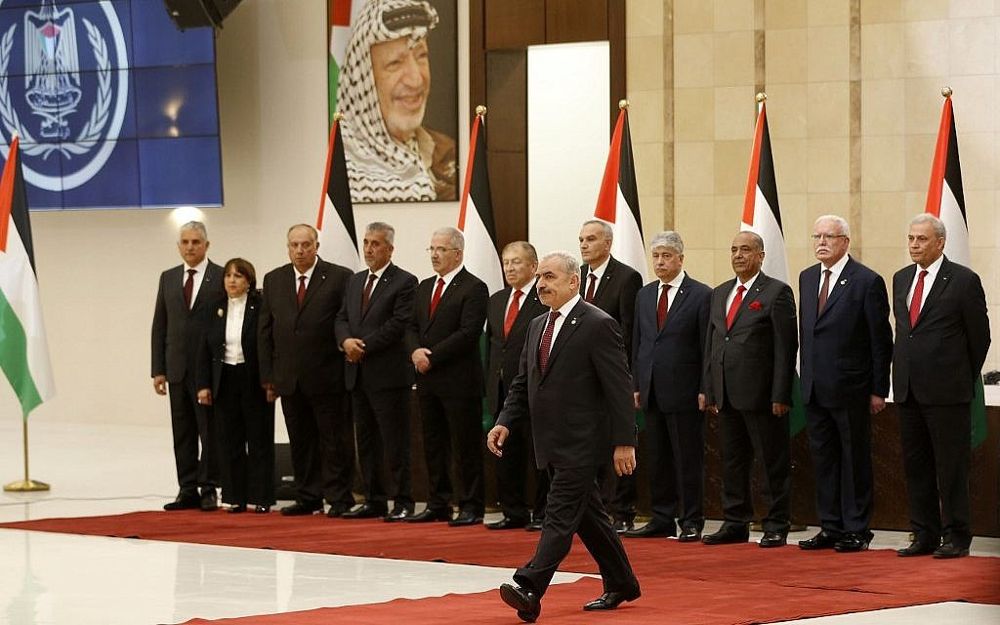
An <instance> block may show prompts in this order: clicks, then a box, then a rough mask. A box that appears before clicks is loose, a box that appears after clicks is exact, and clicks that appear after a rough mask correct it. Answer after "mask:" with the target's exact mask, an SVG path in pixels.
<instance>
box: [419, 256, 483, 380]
mask: <svg viewBox="0 0 1000 625" xmlns="http://www.w3.org/2000/svg"><path fill="white" fill-rule="evenodd" d="M437 279H438V276H437V275H434V276H432V277H430V278H427V279H426V280H424V281H423V282H421V283H420V284H419V285H418V286H417V294H416V297H415V299H414V303H413V320H412V321H411V322H410V327H409V330H408V331H407V333H406V343H407V347H406V348H407V350H408V352H409V353H411V354H412V353H413V351H414V350H415V349H417V348H418V347H426V348H427V349H429V350H431V355H430V356H429V359H430V361H431V368H430V370H429V371H428V372H427V373H424V374H419V373H418V374H417V391H418V392H421V393H433V394H435V395H440V396H443V397H482V396H483V361H482V360H481V357H480V355H479V338H480V337H481V336H482V334H483V324H484V323H485V322H486V302H487V300H488V299H489V291H488V290H487V288H486V284H485V283H484V282H483V281H482V280H480V279H479V278H477V277H476V276H474V275H472V274H471V273H469V271H468V270H467V269H465V268H464V267H463V268H462V270H461V271H459V272H458V273H457V274H456V275H455V277H454V279H453V280H452V281H451V284H449V285H448V288H447V289H445V291H444V294H443V295H442V296H441V301H440V302H438V306H437V310H436V311H435V312H434V316H433V317H431V316H430V304H431V295H432V294H433V291H434V288H435V283H436V282H437Z"/></svg>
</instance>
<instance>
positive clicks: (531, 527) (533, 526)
mask: <svg viewBox="0 0 1000 625" xmlns="http://www.w3.org/2000/svg"><path fill="white" fill-rule="evenodd" d="M524 529H525V531H528V532H540V531H542V519H532V520H530V521H528V524H527V525H525V526H524Z"/></svg>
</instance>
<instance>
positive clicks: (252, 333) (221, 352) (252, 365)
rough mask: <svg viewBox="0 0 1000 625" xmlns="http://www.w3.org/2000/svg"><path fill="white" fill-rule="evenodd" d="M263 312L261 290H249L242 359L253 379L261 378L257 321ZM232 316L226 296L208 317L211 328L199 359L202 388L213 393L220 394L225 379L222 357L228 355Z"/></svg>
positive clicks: (242, 340) (242, 334)
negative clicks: (228, 332)
mask: <svg viewBox="0 0 1000 625" xmlns="http://www.w3.org/2000/svg"><path fill="white" fill-rule="evenodd" d="M259 312H260V293H259V292H257V291H250V292H249V293H247V304H246V309H245V311H244V313H243V326H242V328H241V330H240V345H241V346H242V348H243V359H244V361H245V364H246V366H247V368H248V369H249V370H250V371H249V372H250V379H251V380H258V381H259V380H260V364H259V358H260V356H259V354H258V350H257V321H258V316H259V314H258V313H259ZM228 318H229V302H228V300H227V299H223V300H222V301H220V302H219V306H218V308H216V309H215V310H213V311H212V313H211V315H210V316H209V319H210V320H211V321H209V323H208V328H207V330H206V332H205V338H204V340H203V341H202V343H201V351H200V354H199V358H198V379H197V382H198V383H197V387H198V388H199V389H203V388H210V389H212V396H213V397H218V396H219V382H220V381H221V380H222V365H223V364H224V363H223V359H224V358H225V356H226V320H227V319H228Z"/></svg>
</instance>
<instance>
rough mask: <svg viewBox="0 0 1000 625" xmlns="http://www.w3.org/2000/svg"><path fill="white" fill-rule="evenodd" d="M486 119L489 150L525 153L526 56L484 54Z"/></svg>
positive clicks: (522, 51)
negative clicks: (487, 110)
mask: <svg viewBox="0 0 1000 625" xmlns="http://www.w3.org/2000/svg"><path fill="white" fill-rule="evenodd" d="M486 106H487V108H488V109H489V112H488V113H487V116H486V121H487V129H488V130H489V132H488V133H487V138H488V143H487V146H488V147H489V149H490V150H493V151H499V152H524V151H525V150H527V149H528V52H527V49H524V48H522V49H520V50H494V51H490V52H487V53H486Z"/></svg>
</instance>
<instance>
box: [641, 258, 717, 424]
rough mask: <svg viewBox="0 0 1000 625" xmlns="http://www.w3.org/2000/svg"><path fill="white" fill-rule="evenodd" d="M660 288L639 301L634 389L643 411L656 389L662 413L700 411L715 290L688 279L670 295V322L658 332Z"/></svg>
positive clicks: (651, 287)
mask: <svg viewBox="0 0 1000 625" xmlns="http://www.w3.org/2000/svg"><path fill="white" fill-rule="evenodd" d="M659 285H660V281H659V280H655V281H653V282H650V283H649V284H647V285H646V286H644V287H642V288H641V289H640V290H639V293H638V294H637V295H636V298H635V324H634V325H633V326H632V329H633V334H632V373H633V377H634V379H635V385H634V390H636V391H639V398H640V399H641V401H642V406H643V408H648V407H649V391H650V389H653V391H654V393H655V396H656V405H657V407H658V408H659V409H660V410H662V411H665V412H691V411H697V410H698V393H699V392H700V391H701V375H702V371H703V369H704V366H703V364H702V359H703V358H704V355H705V336H706V334H707V332H708V308H709V303H710V301H711V299H712V289H711V288H710V287H709V286H708V285H706V284H702V283H701V282H698V281H697V280H695V279H694V278H692V277H691V276H690V275H685V276H684V280H683V281H682V282H681V286H680V288H678V289H676V291H675V292H672V293H669V294H668V297H670V299H671V302H672V303H671V304H670V310H669V312H668V313H667V320H666V322H665V323H664V324H663V329H657V327H656V307H657V303H658V300H659Z"/></svg>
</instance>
